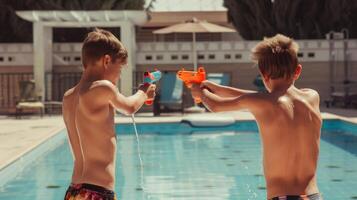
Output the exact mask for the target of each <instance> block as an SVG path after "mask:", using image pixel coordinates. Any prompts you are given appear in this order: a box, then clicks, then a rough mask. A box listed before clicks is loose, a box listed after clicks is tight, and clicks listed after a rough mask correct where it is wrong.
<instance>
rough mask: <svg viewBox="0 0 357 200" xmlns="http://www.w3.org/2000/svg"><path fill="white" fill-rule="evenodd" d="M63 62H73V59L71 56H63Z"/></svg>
mask: <svg viewBox="0 0 357 200" xmlns="http://www.w3.org/2000/svg"><path fill="white" fill-rule="evenodd" d="M63 60H64V61H70V60H71V57H69V56H63Z"/></svg>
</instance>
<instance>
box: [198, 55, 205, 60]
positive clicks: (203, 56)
mask: <svg viewBox="0 0 357 200" xmlns="http://www.w3.org/2000/svg"><path fill="white" fill-rule="evenodd" d="M197 59H199V60H203V59H205V55H203V54H199V55H198V56H197Z"/></svg>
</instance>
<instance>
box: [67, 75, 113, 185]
mask: <svg viewBox="0 0 357 200" xmlns="http://www.w3.org/2000/svg"><path fill="white" fill-rule="evenodd" d="M98 82H99V84H98ZM95 84H96V85H100V81H97V82H95V83H79V84H78V85H77V86H76V87H74V88H72V89H70V90H68V91H67V92H66V93H65V95H64V98H63V116H64V121H65V123H66V126H67V130H68V135H69V140H70V142H71V147H72V151H73V154H74V161H75V169H74V173H73V177H72V178H73V179H72V181H73V182H74V183H92V184H95V185H99V186H102V187H105V188H108V189H113V186H114V177H115V174H114V173H115V151H116V136H115V132H114V108H113V107H112V106H111V105H110V104H109V100H108V99H105V95H106V91H105V88H101V87H105V86H103V85H102V86H94V87H93V85H95ZM103 96H104V97H103ZM103 169H105V170H103Z"/></svg>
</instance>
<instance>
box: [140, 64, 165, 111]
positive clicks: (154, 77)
mask: <svg viewBox="0 0 357 200" xmlns="http://www.w3.org/2000/svg"><path fill="white" fill-rule="evenodd" d="M161 76H162V74H161V72H160V71H159V70H155V71H154V72H145V73H144V85H148V84H153V83H155V82H157V81H159V80H160V79H161ZM152 103H153V100H152V99H148V100H146V101H145V104H146V105H151V104H152Z"/></svg>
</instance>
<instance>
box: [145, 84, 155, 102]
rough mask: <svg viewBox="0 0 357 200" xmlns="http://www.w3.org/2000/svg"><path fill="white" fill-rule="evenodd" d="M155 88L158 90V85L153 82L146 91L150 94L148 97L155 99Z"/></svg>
mask: <svg viewBox="0 0 357 200" xmlns="http://www.w3.org/2000/svg"><path fill="white" fill-rule="evenodd" d="M155 90H156V85H155V84H151V85H150V86H149V88H148V90H147V91H146V95H147V96H148V99H154V98H155V95H156V93H155Z"/></svg>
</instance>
